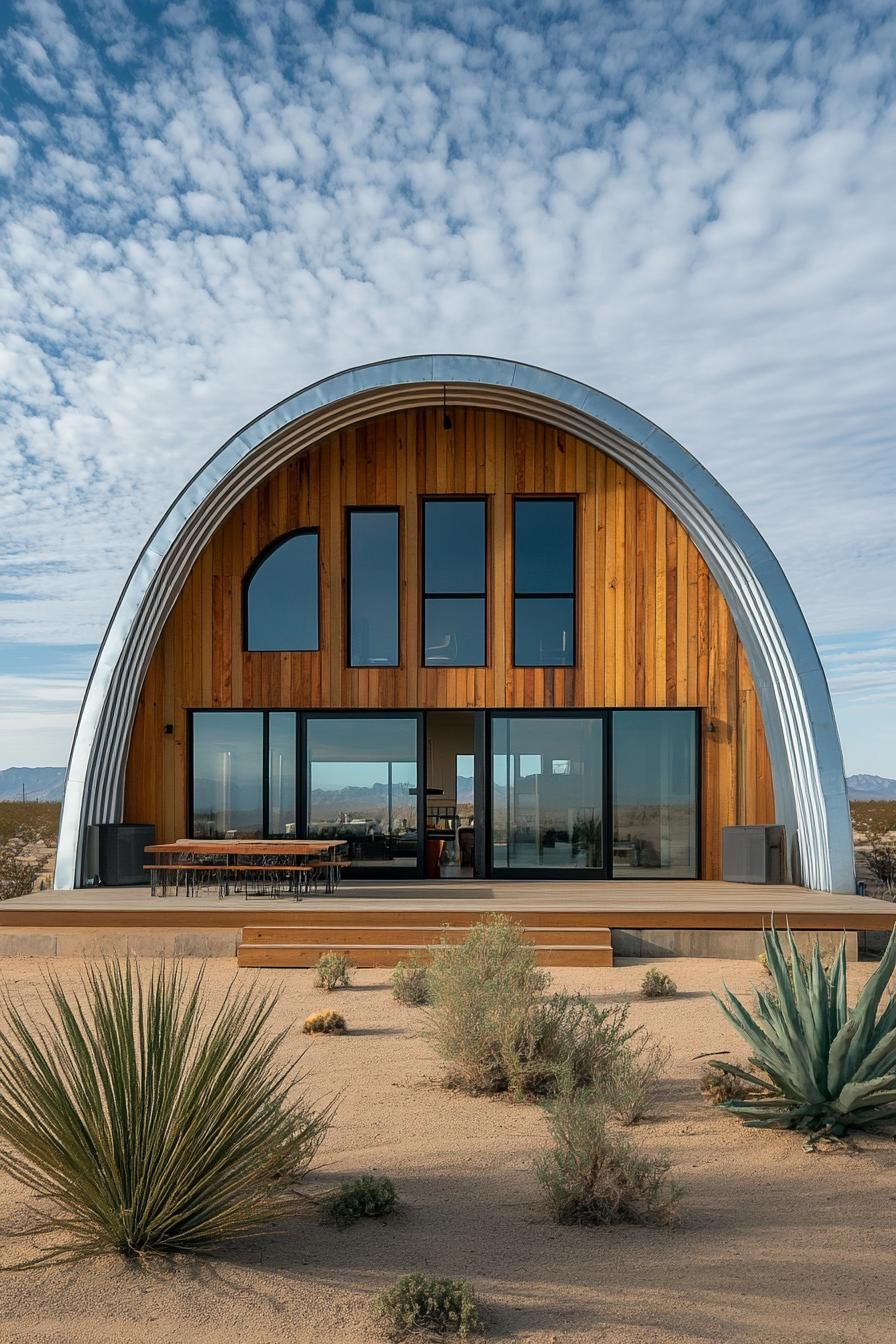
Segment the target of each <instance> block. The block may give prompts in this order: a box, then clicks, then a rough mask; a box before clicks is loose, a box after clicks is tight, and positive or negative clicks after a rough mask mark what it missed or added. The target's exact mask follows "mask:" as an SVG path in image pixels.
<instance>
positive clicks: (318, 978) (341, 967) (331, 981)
mask: <svg viewBox="0 0 896 1344" xmlns="http://www.w3.org/2000/svg"><path fill="white" fill-rule="evenodd" d="M351 965H352V964H351V962H350V961H349V959H348V957H347V956H346V954H345V953H344V952H324V954H323V956H322V957H321V958H320V959H319V960H318V963H317V965H316V966H315V968H314V969H315V977H314V983H315V985H316V986H317V988H318V989H341V988H344V987H345V986H346V985H350V984H351V982H352V978H351Z"/></svg>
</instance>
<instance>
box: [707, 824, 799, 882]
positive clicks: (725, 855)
mask: <svg viewBox="0 0 896 1344" xmlns="http://www.w3.org/2000/svg"><path fill="white" fill-rule="evenodd" d="M785 872H786V867H785V863H784V827H783V826H723V827H722V878H723V880H724V881H725V882H757V883H778V882H783V881H784V880H785V877H784V874H785Z"/></svg>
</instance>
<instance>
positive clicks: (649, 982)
mask: <svg viewBox="0 0 896 1344" xmlns="http://www.w3.org/2000/svg"><path fill="white" fill-rule="evenodd" d="M677 993H678V986H677V985H676V983H675V981H674V980H673V979H672V977H671V975H667V974H666V972H665V971H661V970H659V969H658V968H657V967H656V966H651V967H650V968H649V969H648V970H646V971H645V972H644V979H643V980H642V981H641V998H642V999H671V998H672V996H673V995H674V994H677Z"/></svg>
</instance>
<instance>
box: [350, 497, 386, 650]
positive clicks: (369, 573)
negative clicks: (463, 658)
mask: <svg viewBox="0 0 896 1344" xmlns="http://www.w3.org/2000/svg"><path fill="white" fill-rule="evenodd" d="M348 567H349V582H348V640H349V653H348V661H349V666H351V667H397V666H398V510H397V509H350V510H349V515H348Z"/></svg>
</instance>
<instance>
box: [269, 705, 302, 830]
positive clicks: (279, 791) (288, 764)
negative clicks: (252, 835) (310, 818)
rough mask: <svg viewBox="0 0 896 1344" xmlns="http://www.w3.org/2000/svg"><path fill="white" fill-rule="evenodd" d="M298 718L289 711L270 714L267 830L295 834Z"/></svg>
mask: <svg viewBox="0 0 896 1344" xmlns="http://www.w3.org/2000/svg"><path fill="white" fill-rule="evenodd" d="M296 718H297V716H296V715H295V714H291V713H288V712H282V713H281V712H279V711H277V712H274V713H271V714H269V715H268V824H267V833H268V835H272V836H283V837H284V839H294V838H295V835H296V746H297V737H296Z"/></svg>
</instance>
